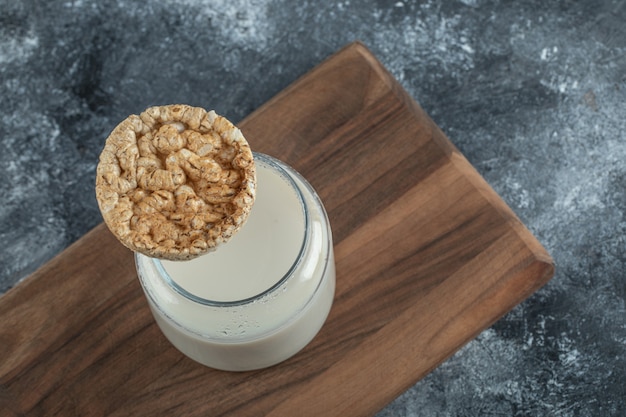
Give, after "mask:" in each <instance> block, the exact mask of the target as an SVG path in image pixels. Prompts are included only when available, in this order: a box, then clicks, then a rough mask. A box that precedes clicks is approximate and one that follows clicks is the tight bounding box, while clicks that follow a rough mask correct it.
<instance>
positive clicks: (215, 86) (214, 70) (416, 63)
mask: <svg viewBox="0 0 626 417" xmlns="http://www.w3.org/2000/svg"><path fill="white" fill-rule="evenodd" d="M356 39H360V40H362V41H363V42H364V43H365V44H366V45H367V46H368V47H369V48H370V49H371V50H372V51H373V52H374V53H375V54H376V55H377V57H378V58H379V59H380V60H381V61H382V62H383V64H384V65H386V66H387V68H389V70H390V71H391V72H392V74H393V75H394V76H395V77H396V78H397V79H398V80H399V81H400V82H401V84H402V85H403V86H404V87H405V88H406V89H407V90H408V91H409V93H410V94H411V95H412V96H413V97H414V98H415V99H416V100H417V101H418V102H419V103H420V104H421V105H422V107H423V108H424V109H425V110H426V111H427V112H428V113H429V114H430V115H431V116H432V118H433V119H434V120H435V121H436V122H437V123H438V124H439V126H440V127H441V128H442V129H443V130H444V132H446V133H447V135H448V136H449V137H450V139H451V140H452V141H453V142H454V143H455V144H456V145H457V147H458V148H459V149H460V150H461V151H462V152H463V153H464V154H465V155H466V157H467V158H468V159H469V160H470V162H472V163H473V164H474V165H475V167H476V168H477V169H478V171H479V172H480V173H481V174H482V175H484V177H485V178H486V179H487V181H488V182H489V183H490V184H491V185H492V187H493V188H494V189H495V190H496V191H497V192H498V193H500V195H501V196H502V197H503V198H504V200H505V201H506V202H507V203H508V204H509V205H510V206H511V207H512V208H513V210H514V211H515V212H516V213H517V214H518V215H519V217H520V218H521V219H522V221H523V222H524V223H526V224H527V225H528V227H529V228H530V229H531V231H532V232H533V233H535V235H536V236H537V237H538V238H539V240H540V241H541V242H542V243H543V244H544V246H545V247H546V248H547V249H548V250H549V252H550V253H551V254H552V255H553V257H554V259H555V261H556V264H557V272H556V275H555V277H554V278H553V279H552V280H551V281H550V283H549V284H548V285H547V286H545V287H544V288H543V289H541V290H540V291H539V292H537V293H536V294H535V295H533V296H532V297H531V298H530V299H528V300H527V301H525V302H524V303H522V304H521V305H519V306H518V307H516V308H515V309H514V310H513V311H512V312H511V313H510V314H508V315H507V316H505V317H504V318H503V319H501V320H500V321H498V322H497V323H496V324H495V325H494V326H493V327H491V328H490V329H488V330H486V331H485V332H483V333H482V334H481V335H480V336H478V337H477V338H476V339H475V340H474V341H472V342H470V343H469V344H468V345H466V346H465V347H464V348H463V349H461V350H460V351H459V352H458V353H457V354H456V355H454V356H453V357H452V358H450V359H449V360H448V361H446V362H445V363H444V364H442V365H441V366H440V367H439V368H437V369H436V370H435V371H434V372H432V373H431V374H430V375H428V376H427V377H426V378H425V379H423V380H422V381H420V382H418V383H417V384H416V385H415V386H414V387H412V388H410V389H409V390H408V391H407V392H406V393H404V394H403V395H401V396H400V397H399V398H398V399H396V400H395V401H394V402H393V403H391V404H389V405H388V406H387V407H386V408H385V409H383V410H381V411H380V413H379V416H380V417H383V416H492V415H503V416H620V417H621V416H624V415H626V400H625V397H626V389H625V385H626V363H625V356H626V309H625V299H626V280H625V278H626V277H625V272H624V270H625V269H626V268H625V267H626V265H625V264H626V255H625V254H624V252H625V249H626V243H625V241H626V238H625V232H626V162H625V161H626V118H625V117H626V2H625V1H623V0H621V1H611V0H602V1H593V0H581V1H565V0H563V1H551V2H544V1H539V0H532V1H519V2H513V1H508V2H505V1H488V0H461V1H449V2H441V1H435V0H426V1H422V2H417V1H408V0H407V1H382V0H364V1H356V0H344V1H328V0H326V1H314V0H303V1H300V2H289V1H286V0H238V1H228V0H213V1H208V0H207V1H202V0H185V1H173V0H169V1H157V0H147V1H142V2H131V1H130V0H118V1H96V0H74V1H73V0H67V1H35V0H23V1H12V0H0V99H1V104H0V146H1V152H0V178H1V181H0V293H3V292H6V291H7V290H9V289H10V288H11V287H13V286H14V285H16V284H17V283H18V282H19V281H20V280H21V279H23V278H24V277H26V276H27V275H28V274H29V273H31V272H32V271H34V270H35V269H36V268H37V267H38V266H40V265H42V264H43V263H45V262H46V261H48V260H49V259H50V258H51V257H53V256H54V255H55V254H57V253H59V252H61V251H62V250H63V249H64V248H66V247H67V246H68V245H69V244H71V243H72V242H74V241H75V240H77V239H78V238H79V237H81V236H82V235H83V234H84V233H85V232H87V231H88V230H89V229H91V228H92V227H94V226H95V225H97V224H98V223H100V222H101V217H100V214H99V212H98V209H97V206H96V202H95V197H94V192H93V182H94V172H95V164H96V161H97V157H98V155H99V152H100V150H101V148H102V145H103V142H104V139H105V137H106V136H107V134H108V133H109V132H110V130H111V129H112V128H113V127H114V126H115V125H116V124H117V123H118V122H119V121H120V120H121V119H123V118H124V117H126V116H127V115H128V114H130V113H137V112H139V111H141V110H143V109H144V108H145V107H147V106H149V105H154V104H166V103H175V102H183V103H188V104H192V105H199V106H203V107H206V108H213V109H216V110H217V111H218V112H219V113H221V114H223V115H225V116H227V117H229V118H230V119H231V120H233V121H235V122H236V121H238V120H241V119H242V118H243V117H244V116H246V115H247V114H248V113H250V112H252V111H253V110H254V109H256V108H257V107H259V106H260V105H261V104H263V103H264V102H265V101H266V100H268V99H269V98H271V97H272V96H274V95H275V94H276V93H277V92H279V91H280V90H281V89H283V88H284V87H285V86H287V85H288V84H290V83H291V82H292V81H294V80H295V79H297V78H298V77H299V76H300V75H302V74H304V73H305V72H307V71H308V70H310V69H311V68H312V67H313V66H314V65H316V64H318V63H319V62H320V61H321V60H323V59H324V58H326V57H327V56H329V55H330V54H332V53H333V52H335V51H336V50H337V49H339V48H340V47H342V46H343V45H345V44H346V43H348V42H351V41H353V40H356ZM0 350H1V349H0ZM384 383H385V381H375V380H374V381H372V384H384Z"/></svg>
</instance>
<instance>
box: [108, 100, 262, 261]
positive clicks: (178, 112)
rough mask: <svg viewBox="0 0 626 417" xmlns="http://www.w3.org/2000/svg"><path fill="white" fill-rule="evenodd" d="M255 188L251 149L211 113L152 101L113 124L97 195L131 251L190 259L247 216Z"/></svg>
mask: <svg viewBox="0 0 626 417" xmlns="http://www.w3.org/2000/svg"><path fill="white" fill-rule="evenodd" d="M255 191H256V173H255V165H254V159H253V156H252V151H251V150H250V146H249V145H248V143H247V141H246V140H245V138H244V137H243V135H242V133H241V131H240V130H239V129H237V128H236V127H235V126H234V125H233V124H232V123H231V122H229V121H228V120H227V119H225V118H224V117H221V116H219V115H217V114H216V113H215V112H214V111H209V112H207V111H206V110H204V109H202V108H199V107H192V106H188V105H183V104H175V105H167V106H155V107H150V108H148V109H146V110H145V111H144V112H143V113H141V114H140V115H138V116H137V115H131V116H129V117H128V118H126V119H125V120H123V121H122V122H121V123H120V124H119V125H117V126H116V127H115V129H113V131H112V132H111V134H110V135H109V137H108V138H107V140H106V143H105V146H104V149H103V150H102V153H101V154H100V161H99V163H98V167H97V170H96V198H97V200H98V205H99V207H100V211H101V213H102V217H103V218H104V221H105V223H106V225H107V226H108V228H109V229H110V230H111V232H112V233H113V234H114V235H115V236H116V237H117V238H118V239H119V240H120V242H122V244H124V245H125V246H126V247H128V248H129V249H131V250H133V251H135V252H139V253H142V254H145V255H147V256H151V257H154V258H161V259H169V260H187V259H192V258H195V257H197V256H200V255H202V254H204V253H207V252H210V251H213V250H215V249H216V248H217V246H218V245H220V244H222V243H224V242H226V241H227V240H228V239H230V238H231V237H232V236H233V235H234V234H235V233H236V232H237V231H238V230H239V228H241V226H242V225H243V224H244V222H245V221H246V219H247V217H248V214H249V213H250V209H251V208H252V204H253V203H254V198H255Z"/></svg>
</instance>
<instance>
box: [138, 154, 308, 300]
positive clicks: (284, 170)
mask: <svg viewBox="0 0 626 417" xmlns="http://www.w3.org/2000/svg"><path fill="white" fill-rule="evenodd" d="M252 153H253V155H254V159H255V161H257V160H258V161H261V162H262V163H264V164H266V165H268V166H269V167H270V168H271V169H273V170H274V171H275V172H277V173H278V174H279V175H280V176H281V177H282V178H284V179H285V180H286V181H287V182H288V184H289V185H290V186H291V188H292V189H293V190H294V191H295V193H296V196H297V198H298V202H299V203H300V207H301V208H302V214H303V216H304V236H303V237H302V244H301V245H300V250H299V251H298V254H297V255H296V257H295V259H294V261H293V263H292V264H291V266H290V267H289V269H288V270H287V272H285V274H284V275H283V276H282V277H281V278H280V279H279V280H277V281H276V283H274V284H273V285H272V286H270V287H268V288H266V289H265V290H263V291H261V292H260V293H258V294H255V295H252V296H249V297H246V298H242V299H240V300H231V301H218V300H211V299H208V298H204V297H200V296H197V295H195V294H193V293H191V292H190V291H188V290H186V289H185V288H183V287H182V286H181V285H180V284H178V283H177V282H176V281H175V280H174V279H173V278H172V277H171V276H170V274H169V273H168V272H167V271H166V269H165V267H164V266H163V264H162V263H161V260H160V259H158V258H152V257H147V258H149V261H150V262H151V263H152V264H153V265H154V267H155V268H156V270H157V272H158V275H159V278H160V279H161V280H162V281H163V282H164V283H165V284H167V285H168V286H169V287H170V288H172V289H173V290H174V291H176V292H177V293H178V294H180V295H181V296H182V297H184V298H186V299H188V300H190V301H192V302H195V303H197V304H201V305H205V306H211V307H236V306H242V305H246V304H251V303H254V302H255V301H258V300H261V299H263V298H264V297H266V296H268V295H269V294H271V293H273V292H274V291H276V290H277V289H278V288H279V287H281V286H282V285H283V284H284V283H285V282H286V281H288V280H289V278H291V277H292V276H293V275H294V272H295V271H296V270H297V268H298V266H299V265H300V263H301V262H302V259H303V258H304V255H305V253H306V248H307V243H308V237H309V234H310V215H309V209H308V207H307V205H306V204H305V202H304V196H303V194H302V191H301V190H300V187H299V186H298V184H297V183H296V182H295V181H294V179H293V178H292V173H290V172H289V171H293V172H294V173H295V171H294V170H293V168H291V167H290V166H288V165H287V164H285V163H284V162H282V161H280V160H278V159H276V158H274V157H272V156H269V155H266V154H263V153H260V152H252ZM224 244H228V242H226V243H224ZM217 250H219V248H218V249H217ZM181 262H185V261H181Z"/></svg>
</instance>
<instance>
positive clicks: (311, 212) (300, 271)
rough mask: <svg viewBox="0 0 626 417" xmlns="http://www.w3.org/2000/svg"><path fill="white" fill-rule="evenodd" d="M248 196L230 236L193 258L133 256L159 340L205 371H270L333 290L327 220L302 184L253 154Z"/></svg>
mask: <svg viewBox="0 0 626 417" xmlns="http://www.w3.org/2000/svg"><path fill="white" fill-rule="evenodd" d="M255 161H256V165H257V196H256V201H255V204H254V207H253V208H252V211H251V213H250V216H249V218H248V220H247V222H246V224H245V225H244V226H243V227H242V229H241V230H240V231H239V232H238V233H237V234H236V235H234V236H233V237H232V238H231V240H230V241H229V242H228V243H226V244H223V245H222V246H220V247H218V249H217V250H216V251H215V252H213V253H210V254H207V255H204V256H201V257H199V258H197V259H194V260H192V261H184V262H170V261H158V260H154V259H151V258H148V257H146V256H143V255H140V254H137V255H136V263H137V270H138V273H139V277H140V281H141V283H142V286H143V288H144V291H145V293H146V295H147V298H148V301H149V305H150V308H151V310H152V312H153V315H154V317H155V319H156V321H157V323H158V325H159V327H160V328H161V330H162V331H163V333H164V334H165V336H166V337H167V338H168V339H169V340H170V341H171V342H172V344H173V345H174V346H176V347H177V348H178V349H179V350H180V351H181V352H183V353H184V354H186V355H187V356H189V357H191V358H192V359H194V360H196V361H198V362H200V363H202V364H205V365H207V366H211V367H213V368H218V369H224V370H233V371H242V370H250V369H258V368H263V367H267V366H271V365H273V364H276V363H278V362H281V361H283V360H285V359H287V358H289V357H290V356H292V355H293V354H295V353H297V352H298V351H299V350H300V349H302V348H303V347H304V346H305V345H306V344H307V343H308V342H309V341H310V340H311V339H312V338H313V337H314V336H315V335H316V334H317V332H318V331H319V329H320V328H321V326H322V324H323V323H324V321H325V320H326V317H327V315H328V312H329V310H330V307H331V304H332V300H333V295H334V289H335V267H334V259H333V250H332V237H331V231H330V226H329V223H328V219H327V217H326V213H325V211H324V208H323V206H322V205H321V202H320V201H319V198H318V197H317V195H316V194H315V192H314V191H313V189H312V188H311V187H310V185H309V184H308V183H307V182H306V181H305V180H304V179H303V178H302V177H301V176H300V175H299V174H297V173H296V172H295V171H293V170H292V169H291V168H289V167H287V166H284V165H283V164H282V163H281V162H279V161H277V160H275V159H273V158H271V157H268V156H265V155H262V154H255Z"/></svg>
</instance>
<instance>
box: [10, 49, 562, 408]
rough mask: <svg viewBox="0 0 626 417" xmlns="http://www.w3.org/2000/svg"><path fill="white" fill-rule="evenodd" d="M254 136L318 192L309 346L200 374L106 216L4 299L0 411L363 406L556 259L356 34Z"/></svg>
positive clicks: (413, 375) (388, 397)
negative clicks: (321, 207)
mask: <svg viewBox="0 0 626 417" xmlns="http://www.w3.org/2000/svg"><path fill="white" fill-rule="evenodd" d="M240 127H241V129H242V131H243V132H244V134H245V136H246V137H247V138H248V140H249V142H250V144H251V146H252V148H253V149H254V150H256V151H259V152H264V153H268V154H270V155H273V156H276V157H278V158H280V159H282V160H284V161H285V162H287V163H288V164H290V165H292V166H293V167H295V168H296V169H297V170H298V171H300V172H301V173H302V174H303V175H304V176H305V177H306V178H307V179H308V180H309V181H310V182H311V183H312V185H313V186H314V187H315V188H316V189H317V190H318V192H319V194H320V196H321V198H322V200H323V201H324V203H325V205H326V208H327V210H328V213H329V217H330V221H331V225H332V228H333V232H334V239H335V254H336V265H337V292H336V297H335V302H334V305H333V308H332V310H331V313H330V316H329V318H328V321H327V322H326V324H325V325H324V327H323V328H322V330H321V332H320V333H319V334H318V336H317V337H316V338H315V339H314V340H313V341H312V342H311V344H310V345H309V346H307V347H306V348H305V349H304V350H303V351H302V352H300V353H299V354H297V355H296V356H295V357H293V358H291V359H290V360H288V361H286V362H284V363H282V364H280V365H277V366H274V367H272V368H269V369H265V370H260V371H253V372H245V373H228V372H221V371H215V370H212V369H209V368H205V367H203V366H201V365H198V364H196V363H195V362H193V361H191V360H189V359H187V358H186V357H184V356H183V355H182V354H180V353H179V352H178V351H177V350H175V349H174V348H173V347H171V346H170V344H169V343H168V342H167V341H166V339H165V338H164V337H163V336H162V335H161V333H160V331H159V329H158V328H157V326H156V325H155V323H154V322H153V319H152V317H151V315H150V312H149V310H148V305H147V303H146V301H145V299H144V297H143V293H142V292H141V288H140V286H139V283H138V280H137V278H136V275H135V270H134V264H133V257H132V254H131V252H129V251H128V250H126V249H125V248H124V247H122V246H121V245H120V244H119V243H118V242H117V241H116V240H115V239H114V238H113V237H112V235H111V234H110V233H109V231H108V230H107V229H106V228H105V227H104V226H102V225H100V226H98V227H96V228H95V229H94V230H92V231H91V232H89V233H88V234H87V235H86V236H84V237H83V238H82V239H81V240H79V241H78V242H76V243H75V244H74V245H72V246H71V247H69V248H68V249H67V250H65V251H64V252H63V253H61V254H60V255H58V256H57V257H56V258H54V259H53V260H52V261H50V262H49V263H48V264H46V265H45V266H44V267H42V268H41V269H40V270H38V271H37V272H35V273H34V274H33V275H32V276H30V277H29V278H27V279H26V280H25V281H24V282H22V283H21V284H20V285H18V286H16V288H14V289H12V290H11V291H9V292H8V293H7V294H5V295H4V296H3V297H2V298H0V317H1V322H0V414H1V415H2V416H6V415H9V416H10V415H21V414H28V415H46V416H49V415H64V416H67V415H96V416H98V415H102V416H126V415H131V416H139V415H149V416H159V415H164V416H174V415H176V416H180V415H197V416H217V415H231V414H234V415H237V416H259V415H269V416H296V415H297V416H299V417H303V416H308V415H311V416H335V415H337V416H349V415H354V416H363V415H370V414H374V413H375V412H376V411H378V410H380V409H381V408H383V407H384V406H385V405H386V404H387V403H389V402H390V401H392V400H393V399H394V398H396V397H397V396H398V395H400V394H401V393H402V392H403V391H405V390H406V389H407V388H409V387H410V386H411V385H413V384H414V383H415V382H416V381H418V380H419V379H420V378H422V377H424V376H425V375H426V374H427V373H428V372H429V371H431V370H432V369H433V368H435V367H436V366H437V365H438V364H440V363H441V362H442V361H443V360H445V359H446V358H448V357H449V356H450V355H452V354H453V353H454V352H455V351H456V350H457V349H459V348H460V347H461V346H463V344H465V343H466V342H468V341H469V340H471V339H472V338H473V337H475V336H476V335H477V334H478V333H479V332H481V331H482V330H483V329H485V328H487V327H488V326H489V325H491V324H492V323H494V322H495V321H496V320H497V319H498V318H500V317H501V316H502V315H504V314H505V313H506V312H508V311H509V310H510V309H512V308H513V307H514V306H515V305H516V304H518V303H519V302H521V301H522V300H524V299H525V298H526V297H528V296H529V295H530V294H531V293H533V292H534V291H535V290H537V289H538V288H539V287H540V286H542V285H543V284H545V283H546V282H547V281H548V280H549V279H550V278H551V276H552V275H553V273H554V266H553V262H552V260H551V258H550V256H549V255H548V253H547V252H546V251H545V250H544V248H542V246H541V245H540V244H539V243H538V241H537V240H536V239H535V238H534V237H533V236H532V234H531V233H530V232H529V231H528V230H527V229H526V228H525V227H524V225H523V224H522V223H521V222H520V221H519V220H518V218H517V217H516V216H515V215H514V214H513V212H512V211H511V210H510V209H509V208H508V207H507V206H506V204H505V203H504V202H503V201H502V200H501V199H500V198H499V197H498V195H497V194H496V193H495V192H494V191H493V190H492V189H491V188H490V187H489V185H488V184H487V183H486V182H485V181H484V180H483V179H482V178H481V176H480V175H479V174H478V173H477V172H476V171H475V170H474V168H473V167H472V166H471V165H470V164H469V163H468V162H467V160H466V159H465V158H464V157H463V155H461V154H460V153H459V151H458V150H457V149H456V148H455V147H454V146H453V145H452V144H451V143H450V141H449V140H448V139H447V138H446V136H445V135H444V134H443V133H442V132H441V130H439V128H438V127H437V126H436V125H435V124H434V123H433V121H432V120H431V119H430V118H429V117H428V116H427V115H426V113H425V112H424V111H423V110H422V109H421V108H420V107H419V105H418V104H416V103H415V101H413V99H411V97H410V96H409V95H408V94H407V93H406V92H405V91H404V90H403V89H402V88H401V87H400V85H399V84H398V83H397V81H396V80H394V78H393V77H392V76H391V75H390V74H389V73H388V72H387V71H386V70H385V68H384V67H383V66H382V65H381V64H380V63H379V62H378V61H377V60H376V59H375V57H374V56H373V55H372V54H371V53H370V52H369V51H368V50H367V49H366V48H365V47H364V46H363V45H362V44H359V43H354V44H351V45H348V46H347V47H345V48H344V49H342V50H341V51H339V52H338V53H337V54H335V55H334V56H332V57H331V58H329V59H328V60H326V61H325V62H323V63H322V64H320V65H319V66H318V67H316V68H315V69H313V70H312V71H311V72H309V73H308V74H306V75H305V76H303V77H302V78H301V79H299V80H298V81H296V82H295V83H294V84H292V85H291V86H290V87H288V88H287V89H285V90H284V91H283V92H281V93H280V94H278V95H277V96H276V97H275V98H273V99H272V100H270V101H269V102H268V103H267V104H265V105H264V106H262V107H261V108H260V109H258V110H257V111H255V112H254V113H253V114H251V115H250V116H249V117H247V118H246V119H245V120H244V121H243V122H242V123H241V124H240Z"/></svg>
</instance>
